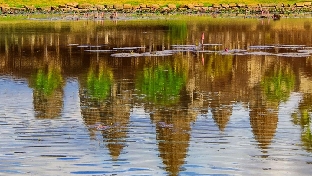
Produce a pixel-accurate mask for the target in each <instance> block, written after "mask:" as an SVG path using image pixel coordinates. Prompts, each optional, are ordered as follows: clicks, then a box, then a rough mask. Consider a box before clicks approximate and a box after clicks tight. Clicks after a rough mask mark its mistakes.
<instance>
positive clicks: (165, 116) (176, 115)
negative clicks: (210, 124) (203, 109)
mask: <svg viewBox="0 0 312 176" xmlns="http://www.w3.org/2000/svg"><path fill="white" fill-rule="evenodd" d="M151 118H152V121H153V123H155V124H156V139H157V141H158V148H159V153H160V157H161V158H162V160H163V163H164V164H165V168H166V171H167V172H168V173H169V175H179V171H180V170H182V168H181V167H182V166H183V164H184V160H185V157H186V155H187V151H188V147H189V142H190V131H191V127H190V125H191V123H192V122H194V121H195V119H196V114H194V113H190V112H187V111H181V110H175V111H168V110H156V112H155V113H153V114H152V116H151Z"/></svg>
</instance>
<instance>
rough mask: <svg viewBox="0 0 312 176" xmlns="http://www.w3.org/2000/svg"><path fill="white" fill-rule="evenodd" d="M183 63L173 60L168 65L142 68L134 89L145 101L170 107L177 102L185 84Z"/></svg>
mask: <svg viewBox="0 0 312 176" xmlns="http://www.w3.org/2000/svg"><path fill="white" fill-rule="evenodd" d="M181 63H183V62H180V63H179V62H178V59H175V61H174V63H173V64H172V65H169V63H166V64H158V65H151V66H147V67H145V68H144V70H143V72H142V73H141V75H139V76H138V79H137V83H136V87H137V89H138V90H139V91H140V94H142V95H144V96H146V100H147V101H149V102H151V103H155V104H161V105H172V104H175V103H177V102H178V101H179V98H180V97H179V95H180V93H181V91H182V88H183V86H185V82H186V78H187V77H186V72H185V70H187V69H185V68H184V67H183V65H182V64H181Z"/></svg>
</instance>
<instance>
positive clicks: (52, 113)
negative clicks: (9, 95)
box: [30, 65, 63, 118]
mask: <svg viewBox="0 0 312 176" xmlns="http://www.w3.org/2000/svg"><path fill="white" fill-rule="evenodd" d="M62 82H63V78H62V75H61V71H60V68H55V67H54V66H52V65H51V66H48V69H47V73H45V72H44V70H42V69H39V70H38V72H37V74H36V75H34V76H32V78H31V83H30V86H31V87H32V88H33V89H34V93H33V97H34V109H35V111H36V116H37V117H38V118H55V117H59V116H60V114H61V111H62V106H63V100H62V98H63V90H62V84H63V83H62Z"/></svg>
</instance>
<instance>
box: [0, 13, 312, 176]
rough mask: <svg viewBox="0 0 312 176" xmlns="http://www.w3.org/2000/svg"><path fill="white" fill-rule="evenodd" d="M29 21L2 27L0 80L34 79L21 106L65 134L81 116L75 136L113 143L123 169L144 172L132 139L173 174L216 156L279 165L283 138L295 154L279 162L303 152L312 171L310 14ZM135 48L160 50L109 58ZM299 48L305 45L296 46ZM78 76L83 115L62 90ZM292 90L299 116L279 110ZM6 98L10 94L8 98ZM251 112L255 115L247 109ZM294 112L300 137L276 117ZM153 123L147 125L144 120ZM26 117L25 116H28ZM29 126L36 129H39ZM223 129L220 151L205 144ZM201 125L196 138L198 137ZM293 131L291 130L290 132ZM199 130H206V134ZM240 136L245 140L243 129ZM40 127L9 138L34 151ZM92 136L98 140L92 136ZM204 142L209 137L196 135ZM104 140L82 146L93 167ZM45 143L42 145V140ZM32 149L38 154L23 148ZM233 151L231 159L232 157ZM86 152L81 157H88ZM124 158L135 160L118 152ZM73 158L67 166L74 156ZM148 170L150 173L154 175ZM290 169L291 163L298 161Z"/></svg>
mask: <svg viewBox="0 0 312 176" xmlns="http://www.w3.org/2000/svg"><path fill="white" fill-rule="evenodd" d="M29 23H31V24H32V25H24V24H23V23H14V24H11V25H8V24H4V25H1V27H0V28H1V30H0V31H1V35H0V53H1V54H0V75H1V76H0V78H1V79H0V85H1V86H4V85H5V86H7V84H8V85H9V84H10V83H9V81H7V80H6V78H7V77H12V79H14V80H15V81H16V82H18V80H19V79H26V80H29V87H31V88H32V89H33V94H32V95H31V96H32V97H31V98H32V99H33V100H34V101H33V104H32V105H31V106H33V107H32V108H33V109H34V110H33V109H31V108H29V107H28V106H26V105H23V104H18V106H19V107H18V108H20V109H22V110H24V109H26V110H27V111H35V115H34V116H35V117H37V118H46V119H45V120H51V122H57V123H56V125H55V126H57V127H55V128H56V131H57V133H58V134H61V135H59V136H66V135H67V134H63V131H64V127H63V126H62V125H64V123H66V124H68V123H72V122H73V121H71V120H72V119H76V120H77V119H78V120H77V121H79V120H81V121H82V122H81V123H82V124H83V125H81V126H79V127H77V126H74V127H72V128H71V129H68V130H72V131H73V133H76V130H77V131H79V130H80V132H81V131H82V132H81V133H83V134H77V135H79V138H77V139H79V140H81V141H82V142H81V143H83V144H84V145H86V146H83V147H86V148H89V146H88V145H89V142H90V141H91V142H92V141H100V143H101V144H103V145H101V144H100V145H99V146H97V147H98V148H97V149H99V148H101V147H102V148H104V149H107V150H108V153H109V158H110V160H109V162H112V163H113V165H114V166H117V165H118V166H120V167H122V168H118V170H122V171H121V172H127V173H130V172H134V171H142V168H140V167H141V165H140V164H142V162H139V161H133V158H143V159H144V157H145V156H144V154H142V152H141V151H137V150H136V149H135V150H133V148H131V147H132V146H134V145H136V144H137V143H139V144H138V145H141V146H140V149H139V150H148V152H150V153H151V155H149V156H152V157H154V158H153V159H150V160H149V162H150V163H152V164H151V165H156V166H155V168H156V169H155V170H157V169H159V168H161V169H163V171H161V172H166V173H168V174H169V175H180V174H181V173H182V174H183V172H185V173H186V172H188V170H186V169H190V170H192V169H194V170H196V171H194V175H197V173H196V172H197V171H198V173H204V174H207V173H206V171H207V170H205V169H206V167H207V166H208V165H209V166H210V165H218V164H220V165H221V164H224V163H225V164H226V163H238V164H239V165H240V166H245V165H247V166H246V168H247V169H246V170H250V169H251V170H255V172H258V171H260V172H263V170H264V169H263V168H266V167H265V166H263V165H266V164H270V165H274V166H276V163H278V164H280V163H279V161H274V162H276V163H272V159H271V158H270V157H272V156H273V155H274V154H276V153H277V152H278V151H279V149H280V148H278V147H276V145H278V146H279V147H280V146H282V147H283V146H287V147H285V148H283V150H284V151H285V152H288V151H291V152H292V153H293V156H291V157H289V155H284V156H282V157H285V160H283V163H282V164H284V163H285V162H286V161H287V162H288V161H289V160H290V161H294V160H293V158H295V160H296V161H299V160H300V161H301V163H299V164H298V165H300V167H301V168H303V169H298V168H295V169H294V170H296V171H298V170H300V171H301V170H303V171H304V172H306V171H305V170H308V169H306V168H305V167H306V165H304V164H306V163H309V162H310V161H308V160H309V156H311V117H310V116H311V101H310V100H311V92H312V89H311V82H312V81H311V80H312V78H311V77H312V71H311V56H310V54H311V53H312V52H311V47H312V42H311V41H312V40H311V38H312V33H311V32H309V31H307V26H308V25H307V24H308V23H310V21H309V20H303V21H300V20H299V22H298V21H292V20H290V21H287V20H286V19H285V20H284V19H281V20H279V21H276V22H275V21H272V22H270V23H263V24H262V23H261V21H257V20H255V19H244V20H242V19H239V20H236V19H230V20H229V19H210V18H203V19H202V18H199V19H198V21H196V20H193V18H192V19H188V18H186V19H185V20H177V21H175V20H173V21H170V20H169V21H168V20H163V21H162V20H155V21H153V20H152V21H140V20H138V21H131V22H129V21H118V24H115V23H113V22H110V21H107V22H106V21H105V23H100V24H99V23H98V22H96V21H79V22H42V23H38V22H36V25H34V24H33V23H32V22H29ZM81 26H83V28H82V27H81ZM13 29H14V30H13ZM34 31H35V32H34ZM202 32H204V33H205V37H204V44H203V46H202V48H200V49H199V47H198V46H197V45H196V44H197V42H198V41H200V39H201V35H202ZM181 43H182V44H185V46H186V45H188V47H184V48H183V46H182V45H181V48H182V49H181V50H178V49H177V48H175V49H174V48H173V47H172V46H174V45H175V46H177V44H181ZM194 44H195V45H194ZM210 44H211V45H210ZM179 46H180V45H179ZM190 46H191V47H194V48H190ZM250 46H253V47H250ZM127 47H128V48H129V47H137V48H140V49H142V51H141V50H140V51H135V52H146V51H148V52H150V53H153V54H151V55H148V56H143V55H141V56H140V57H135V56H134V55H133V56H131V54H132V53H133V52H134V51H132V50H127V51H122V52H128V53H129V54H130V57H128V58H121V57H111V54H112V53H118V52H119V51H116V48H119V49H120V50H122V48H127ZM114 48H115V49H114ZM185 48H187V49H185ZM225 48H228V50H225ZM157 51H163V52H168V53H170V56H167V55H157V53H158V52H157ZM302 52H304V54H300V53H302ZM172 53H173V55H171V54H172ZM281 53H284V54H281ZM285 53H286V54H285ZM289 53H291V54H289ZM277 54H278V55H277ZM44 66H46V68H45V67H44ZM72 78H74V79H75V80H77V82H78V83H77V84H78V86H79V88H77V92H78V93H79V96H77V97H79V100H77V104H79V105H78V106H79V110H77V111H79V113H78V114H79V115H80V116H79V115H77V113H74V114H70V115H68V114H67V115H64V114H66V113H68V112H63V111H66V109H65V108H64V105H68V104H70V103H72V102H71V101H72V99H66V98H64V96H65V94H66V93H67V94H71V93H72V92H73V93H75V91H72V90H67V89H65V87H66V85H65V84H64V82H66V81H64V80H67V79H72ZM21 84H26V83H21ZM7 87H9V86H7ZM17 87H18V84H16V85H14V86H12V89H14V90H15V89H17ZM65 90H67V92H66V91H65ZM0 91H1V93H2V94H0V96H3V95H6V90H5V89H0ZM70 91H72V92H70ZM293 92H298V93H300V94H302V95H303V97H304V98H303V99H302V101H301V102H298V104H299V107H298V108H297V109H296V112H294V113H293V114H292V116H291V117H290V115H287V114H286V115H285V114H282V113H281V114H279V111H280V109H279V107H280V106H281V104H282V103H285V102H287V101H290V99H291V95H292V94H291V93H293ZM14 96H15V95H14ZM16 96H18V95H16ZM3 97H5V98H4V100H3V101H6V100H11V98H12V97H9V96H3ZM292 103H294V104H295V103H297V102H292ZM238 104H240V105H241V109H237V105H238ZM2 106H3V107H6V106H5V105H3V103H2V104H1V108H0V109H1V110H0V115H1V116H4V117H7V116H12V117H15V116H20V115H21V116H23V115H25V113H24V114H23V113H22V114H18V115H16V114H14V113H16V110H15V109H13V110H12V109H8V108H2ZM14 108H16V107H14ZM23 108H24V109H23ZM136 108H137V109H143V110H142V111H144V112H142V113H138V114H135V113H134V112H133V111H134V109H136ZM80 111H81V112H80ZM17 112H19V111H17ZM131 113H132V114H131ZM244 113H245V114H247V117H248V119H245V117H246V116H242V114H244ZM8 114H9V115H8ZM12 114H13V115H12ZM130 114H131V115H132V117H130ZM55 117H60V118H55ZM65 117H66V118H65ZM202 117H207V119H200V120H201V121H205V124H204V125H207V126H208V127H207V128H206V126H205V127H204V128H201V127H200V125H202V124H200V125H199V126H196V123H194V122H196V121H199V118H202ZM281 117H282V118H281ZM52 118H53V120H52ZM132 118H133V119H132ZM11 119H12V118H8V121H6V120H3V121H0V125H1V126H3V127H4V128H7V127H10V123H8V122H10V120H11ZM68 119H71V120H68ZM26 120H27V119H26ZM290 120H292V122H293V123H294V124H296V125H298V127H299V128H301V129H299V130H301V132H302V135H301V139H297V138H298V137H297V138H296V136H295V135H294V134H295V133H296V132H295V130H296V129H294V128H288V127H289V126H288V127H287V126H286V127H281V129H280V128H279V125H282V124H281V123H280V122H281V121H283V122H285V121H286V122H289V121H290ZM146 121H148V123H143V122H146ZM236 122H238V123H236ZM23 123H24V121H23ZM23 123H21V124H22V125H24V124H23ZM33 123H34V124H35V125H36V123H40V120H39V119H36V120H35V121H34V122H33ZM210 123H211V124H210ZM240 123H243V124H240ZM290 123H291V122H290ZM14 124H16V123H15V122H14ZM138 124H140V125H142V124H144V125H146V124H148V125H146V126H144V125H143V126H140V125H138ZM194 124H195V125H194ZM22 125H21V126H22ZM35 125H34V126H35ZM137 125H138V126H137ZM212 126H213V127H212ZM250 127H251V130H250V129H249V128H250ZM138 128H140V130H141V131H140V130H138ZM12 129H13V130H12ZM12 129H11V131H10V130H7V131H5V134H4V135H6V134H8V133H10V134H11V133H12V136H13V137H16V136H17V135H20V134H24V133H23V132H22V133H19V132H16V131H18V130H20V129H17V128H12ZM207 129H215V130H216V131H211V133H209V135H211V138H210V137H207V136H205V135H202V134H207V131H205V130H207ZM32 130H34V131H35V132H37V131H36V127H33V128H32ZM142 130H143V132H142ZM144 130H145V131H144ZM240 130H242V131H243V132H242V133H241V131H240ZM246 130H248V132H250V133H252V134H253V136H252V135H250V136H252V139H251V137H249V136H248V132H247V133H246ZM12 131H13V132H12ZM65 131H66V130H65ZM85 131H87V133H88V137H87V139H86V138H83V137H82V138H81V136H83V135H85V133H86V132H85ZM285 131H286V132H285ZM220 132H222V134H223V135H224V136H226V137H224V139H226V140H228V141H226V142H224V143H218V145H217V147H218V153H217V154H214V155H213V156H212V154H211V153H209V152H211V151H213V149H215V147H216V144H213V141H214V139H213V138H216V137H218V135H217V133H220ZM281 133H282V134H281ZM0 134H2V133H1V132H0ZM147 134H148V135H154V137H155V139H151V137H150V136H149V137H150V138H148V139H146V138H145V136H144V135H147ZM278 134H279V135H278ZM193 135H194V136H196V137H197V138H196V140H198V141H196V142H194V141H193V139H194V138H193ZM214 135H216V136H214ZM283 135H286V136H287V139H286V140H287V142H284V141H283V140H278V139H279V138H280V137H281V136H283ZM288 135H289V136H292V138H291V139H288ZM25 136H26V137H29V136H27V135H25ZM25 136H22V137H25ZM137 136H143V137H142V138H143V139H144V140H142V141H143V142H142V141H138V140H137V139H138V138H137ZM201 136H205V137H202V138H203V139H202V138H201ZM237 136H240V137H241V138H235V137H237ZM18 137H20V136H18ZM35 137H36V136H35ZM35 137H34V136H30V138H31V140H24V143H19V141H18V140H16V141H15V143H17V144H15V143H14V144H13V145H27V147H25V148H27V149H28V148H30V150H31V149H32V148H31V147H29V146H33V144H32V142H34V141H36V139H35ZM43 138H44V137H43ZM89 138H91V139H92V140H90V141H89ZM99 138H100V139H99ZM275 138H276V140H274V142H273V139H275ZM54 139H59V138H57V137H54ZM201 139H202V140H201ZM254 139H255V140H256V142H257V146H256V147H254V146H253V145H250V144H253V143H254ZM60 140H62V141H57V144H60V145H61V144H64V143H70V142H69V141H70V138H61V139H60ZM64 140H65V141H64ZM204 140H205V143H202V144H199V143H201V142H202V141H204ZM234 140H242V141H239V142H240V143H242V144H241V145H236V144H237V142H236V141H234ZM38 141H39V142H41V140H38ZM43 141H44V140H43ZM298 141H299V142H300V141H301V142H302V144H303V145H302V150H300V149H301V148H299V147H298V146H297V145H296V142H298ZM4 142H7V141H4ZM71 142H72V141H71ZM79 142H80V141H79ZM140 142H141V143H140ZM194 143H196V144H194ZM39 145H40V143H39ZM49 145H50V144H49ZM90 145H91V144H90ZM103 146H105V147H103ZM146 146H149V147H150V146H152V148H148V147H146ZM244 146H248V147H244ZM258 146H259V148H260V149H259V148H258ZM50 147H52V148H53V147H55V146H50ZM61 147H62V145H61ZM76 147H77V146H76ZM153 147H154V148H153ZM197 147H198V148H197ZM12 148H14V146H13V147H12ZM1 149H3V148H0V150H1ZM53 149H55V148H53ZM53 149H52V150H53ZM71 149H72V148H71ZM71 149H68V150H71ZM97 149H96V150H95V151H93V152H94V153H92V154H90V153H88V152H89V151H81V150H79V151H75V152H78V153H79V156H90V157H91V158H92V159H98V160H100V161H98V162H99V163H100V164H99V163H96V161H94V163H95V164H93V163H92V162H90V163H91V164H90V163H88V164H90V166H91V165H92V164H93V165H96V166H98V165H101V166H102V164H103V158H101V157H105V156H103V153H101V152H100V151H102V149H99V151H97ZM131 149H132V150H131ZM208 149H211V150H208ZM41 150H43V151H44V150H45V149H44V148H43V147H42V149H41ZM41 150H38V151H39V152H40V151H41ZM64 150H67V149H66V148H64V149H62V150H60V149H56V150H55V151H54V152H56V153H58V152H59V153H62V152H64ZM192 150H199V151H202V152H203V153H205V152H206V153H205V154H206V155H207V156H209V157H211V159H207V160H206V158H205V160H204V161H203V160H200V161H197V158H196V156H192V155H190V154H189V153H190V151H192ZM221 150H223V151H222V152H221ZM283 150H282V151H283ZM6 151H7V150H6ZM128 151H131V152H128ZM219 151H220V152H219ZM294 151H295V152H296V151H300V152H299V153H294ZM19 152H20V151H17V153H14V156H13V160H14V158H18V160H19V161H20V160H23V159H22V158H23V156H21V157H19V156H16V155H17V154H21V153H19ZM258 152H263V153H266V154H265V155H264V156H266V157H267V158H262V159H263V160H262V161H261V163H264V164H260V165H259V160H256V159H250V155H248V154H250V153H258ZM305 152H310V153H305ZM31 153H33V152H29V153H27V154H31ZM208 153H209V154H210V155H209V154H208ZM224 153H226V154H229V153H230V154H233V155H234V154H236V153H243V154H246V153H247V154H246V155H245V156H246V157H244V158H243V159H237V158H238V157H233V158H230V157H227V156H224V155H225V154H224ZM302 153H304V154H303V155H302ZM22 154H23V153H22ZM80 154H81V155H80ZM43 155H44V154H43ZM121 155H122V156H121ZM133 155H139V156H135V157H133ZM206 155H204V156H206ZM220 155H222V156H220ZM276 155H277V154H276ZM56 156H63V155H59V154H58V155H56ZM100 156H101V157H100ZM306 156H307V157H306ZM32 157H34V158H36V157H37V156H32ZM225 157H226V159H227V161H228V162H224V160H225V159H224V158H225ZM155 158H156V159H155ZM158 159H159V160H161V161H160V162H159V161H158ZM81 160H83V159H81ZM81 160H79V161H77V163H79V162H80V163H83V161H81ZM124 160H126V161H127V162H120V161H124ZM49 161H50V160H49ZM92 161H93V160H92ZM106 161H107V160H106ZM186 161H188V162H189V163H187V162H186ZM51 162H55V161H51ZM57 162H60V160H58V161H57ZM192 162H193V163H192ZM116 163H117V164H116ZM302 163H304V164H302ZM75 164H76V163H75ZM105 164H106V163H105ZM143 164H144V163H143ZM292 164H293V162H292ZM30 165H31V164H30ZM129 165H130V166H129ZM151 165H149V166H144V167H145V168H148V169H146V170H144V171H146V172H147V175H155V173H154V170H153V169H150V170H149V168H151V167H152V166H151ZM197 165H198V167H196V166H197ZM251 165H252V166H251ZM298 165H296V166H298ZM75 166H76V165H75ZM79 166H81V165H79ZM192 166H193V167H192ZM234 167H236V166H234ZM298 167H299V166H298ZM67 168H70V169H71V168H73V166H72V165H71V166H69V167H67ZM74 168H75V169H76V167H74ZM102 168H104V169H107V170H110V172H105V171H103V172H99V173H103V174H107V173H108V174H115V171H116V170H117V169H116V170H114V171H112V170H111V167H106V166H104V167H102ZM202 168H204V169H202ZM215 168H218V167H215ZM220 168H227V167H220ZM18 169H19V168H18ZM23 169H25V167H24V168H23ZM70 169H69V170H70ZM140 169H141V170H140ZM240 169H241V168H240ZM240 169H239V170H240ZM25 170H27V168H26V169H25ZM151 170H153V171H151ZM27 171H28V170H27ZM149 171H151V172H153V173H152V174H150V173H149ZM214 171H216V172H218V173H221V174H224V173H225V174H229V175H233V174H234V175H235V174H237V173H236V172H235V171H236V168H235V169H233V170H231V171H229V170H225V169H219V170H214ZM287 171H291V172H292V173H294V171H293V170H291V169H289V170H287ZM0 172H1V163H0ZM155 172H158V171H155ZM92 173H93V172H92ZM190 173H191V171H190ZM213 173H215V172H213ZM122 174H123V173H122ZM157 174H159V173H157ZM238 174H241V173H238ZM130 175H131V174H130ZM133 175H136V173H135V174H133ZM198 175H199V174H198Z"/></svg>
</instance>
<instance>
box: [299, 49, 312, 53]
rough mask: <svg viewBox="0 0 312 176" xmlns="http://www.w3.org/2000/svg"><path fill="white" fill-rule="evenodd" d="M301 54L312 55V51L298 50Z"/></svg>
mask: <svg viewBox="0 0 312 176" xmlns="http://www.w3.org/2000/svg"><path fill="white" fill-rule="evenodd" d="M298 52H299V53H309V54H311V53H312V49H304V50H298Z"/></svg>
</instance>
